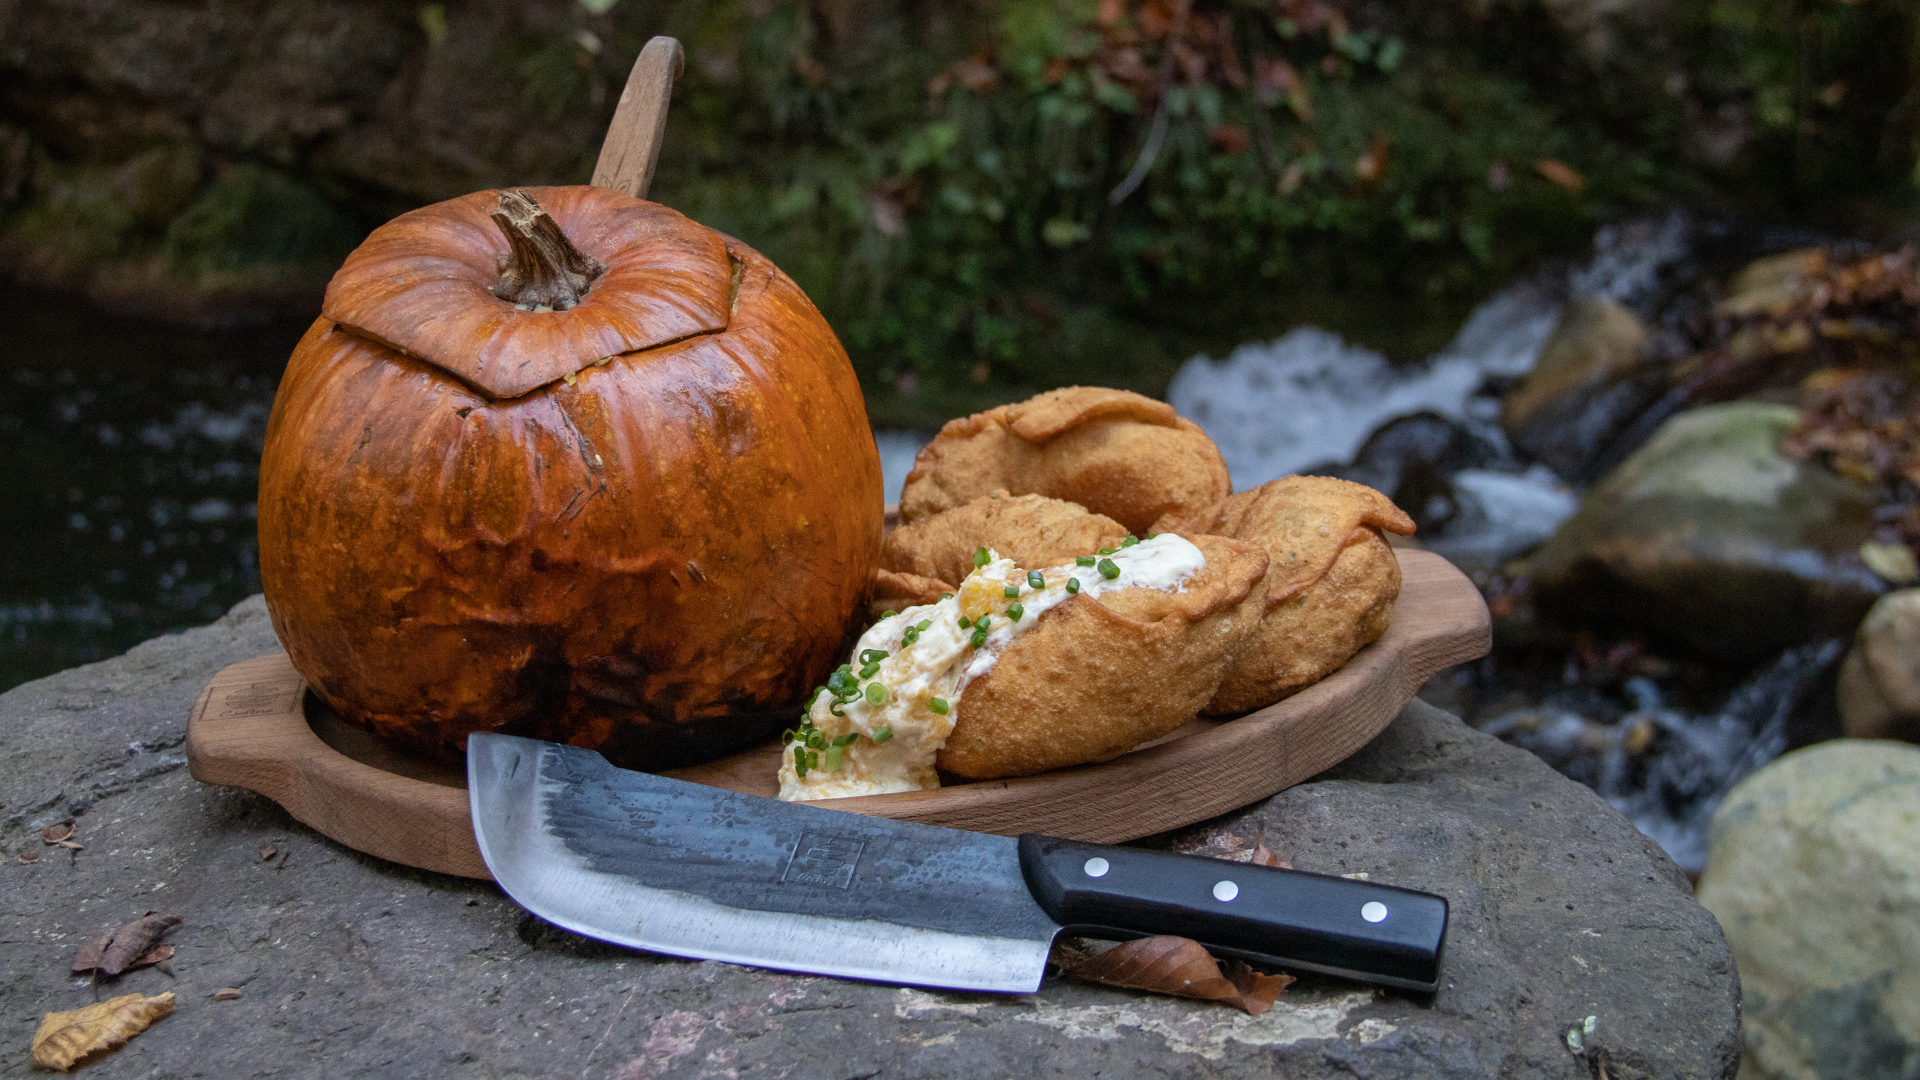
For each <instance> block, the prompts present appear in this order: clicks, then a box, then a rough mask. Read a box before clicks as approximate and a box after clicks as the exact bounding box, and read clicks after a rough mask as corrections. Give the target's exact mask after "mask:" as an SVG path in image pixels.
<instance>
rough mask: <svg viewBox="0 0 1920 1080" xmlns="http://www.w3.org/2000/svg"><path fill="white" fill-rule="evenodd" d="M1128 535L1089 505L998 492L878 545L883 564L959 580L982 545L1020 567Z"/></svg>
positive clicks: (1066, 558) (1065, 559)
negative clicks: (1090, 509) (1093, 511)
mask: <svg viewBox="0 0 1920 1080" xmlns="http://www.w3.org/2000/svg"><path fill="white" fill-rule="evenodd" d="M1126 538H1127V530H1126V528H1125V527H1124V526H1122V525H1121V524H1120V523H1119V522H1117V521H1115V520H1113V519H1112V518H1110V517H1105V516H1102V515H1100V514H1095V513H1092V512H1091V511H1089V510H1087V508H1086V507H1083V506H1079V505H1077V504H1075V503H1070V502H1065V501H1063V500H1060V499H1049V498H1047V497H1045V496H1043V495H1012V494H1009V493H1008V492H1006V491H1004V490H1002V491H999V492H995V493H992V494H988V495H983V496H981V497H980V498H977V499H974V500H973V501H971V502H968V503H964V504H962V505H960V506H956V507H954V508H953V509H951V510H947V511H945V512H943V513H939V514H934V515H933V516H931V517H928V518H923V519H921V520H919V521H916V522H914V523H913V524H911V525H902V526H901V527H899V528H897V529H895V530H893V531H892V532H890V533H888V534H887V536H886V539H884V540H882V541H881V542H880V566H881V568H882V569H885V570H888V571H892V572H893V573H895V574H911V575H914V576H916V577H919V578H922V579H929V578H930V579H933V580H935V581H944V582H954V583H957V582H960V581H964V580H966V576H967V575H968V574H971V573H973V553H974V552H975V551H978V550H979V549H980V548H983V547H984V548H988V549H991V550H993V551H997V552H999V553H1000V555H1001V557H1002V558H1007V559H1012V560H1013V561H1014V562H1016V563H1019V564H1020V565H1021V566H1060V565H1062V564H1064V563H1070V562H1072V561H1073V559H1074V557H1075V556H1077V555H1086V554H1088V553H1090V552H1094V551H1098V550H1099V549H1101V548H1110V547H1119V546H1120V542H1121V541H1122V540H1125V539H1126ZM952 588H953V585H952V584H949V585H948V586H947V589H949V590H951V589H952Z"/></svg>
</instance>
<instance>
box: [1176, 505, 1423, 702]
mask: <svg viewBox="0 0 1920 1080" xmlns="http://www.w3.org/2000/svg"><path fill="white" fill-rule="evenodd" d="M1154 527H1155V529H1156V530H1158V531H1173V532H1179V533H1182V534H1183V535H1185V534H1186V533H1187V532H1188V531H1190V530H1191V531H1199V532H1209V533H1216V534H1218V535H1222V536H1232V537H1237V538H1239V539H1241V540H1245V541H1250V542H1253V543H1256V544H1259V545H1260V546H1261V548H1262V549H1264V550H1265V551H1266V553H1267V555H1268V556H1269V557H1270V558H1271V559H1272V560H1273V564H1272V569H1271V570H1270V571H1269V574H1268V576H1269V581H1268V584H1267V595H1266V607H1265V612H1264V614H1263V615H1262V617H1261V619H1260V625H1259V627H1258V629H1257V630H1256V631H1255V633H1254V635H1253V638H1252V640H1251V641H1249V642H1248V644H1247V647H1246V649H1245V650H1244V651H1243V652H1242V653H1241V654H1240V657H1239V659H1238V661H1237V662H1235V664H1234V665H1233V668H1232V670H1231V671H1229V672H1228V674H1227V677H1226V678H1225V680H1223V681H1222V683H1221V684H1220V687H1219V689H1218V691H1217V692H1216V693H1215V695H1214V696H1213V699H1212V700H1210V701H1209V702H1207V705H1206V708H1205V709H1204V710H1202V711H1203V712H1205V713H1207V714H1209V715H1221V714H1227V713H1239V712H1246V711H1247V710H1249V709H1257V708H1260V707H1262V706H1265V705H1270V704H1272V703H1273V702H1275V701H1279V700H1280V699H1281V698H1284V697H1287V696H1289V695H1291V694H1294V693H1297V692H1298V691H1300V690H1302V689H1304V688H1305V687H1307V686H1310V685H1312V684H1313V683H1315V682H1318V681H1319V680H1320V679H1322V678H1325V677H1326V676H1327V675H1329V674H1331V673H1332V672H1334V671H1336V670H1338V669H1339V668H1340V666H1341V665H1342V664H1345V663H1346V662H1347V661H1348V660H1349V659H1351V658H1352V656H1353V654H1354V653H1356V652H1359V651H1360V650H1361V649H1362V648H1364V647H1366V646H1367V645H1369V644H1371V643H1372V642H1373V641H1375V640H1377V639H1378V638H1379V637H1380V635H1382V634H1384V633H1386V632H1387V625H1388V622H1389V620H1390V619H1391V617H1392V613H1393V602H1394V600H1396V599H1397V598H1398V597H1399V595H1400V561H1399V559H1397V558H1396V557H1395V556H1394V553H1393V548H1392V546H1391V545H1390V544H1388V543H1387V540H1386V537H1385V536H1384V535H1382V532H1383V530H1384V531H1385V532H1391V533H1396V534H1399V535H1401V536H1409V535H1412V533H1413V529H1414V526H1413V519H1411V518H1409V517H1408V516H1407V515H1406V514H1405V513H1404V512H1402V511H1401V509H1400V508H1399V507H1397V506H1395V505H1394V504H1393V502H1392V500H1390V499H1388V498H1387V497H1386V496H1385V495H1382V494H1380V493H1379V492H1378V491H1375V490H1373V489H1372V488H1370V487H1366V486H1364V485H1361V484H1355V483H1352V482H1350V481H1347V480H1337V479H1334V478H1332V477H1326V476H1283V477H1281V478H1280V479H1278V480H1273V481H1270V482H1268V483H1265V484H1262V485H1261V486H1259V487H1257V488H1252V489H1250V490H1247V491H1243V492H1240V493H1239V494H1237V495H1234V496H1232V497H1231V498H1228V499H1224V500H1222V501H1221V502H1219V503H1216V504H1215V505H1213V506H1210V507H1208V508H1207V509H1206V510H1205V511H1203V512H1202V513H1200V514H1197V515H1193V516H1190V517H1180V516H1177V515H1169V516H1168V517H1166V518H1163V519H1162V520H1161V521H1159V522H1157V523H1155V526H1154Z"/></svg>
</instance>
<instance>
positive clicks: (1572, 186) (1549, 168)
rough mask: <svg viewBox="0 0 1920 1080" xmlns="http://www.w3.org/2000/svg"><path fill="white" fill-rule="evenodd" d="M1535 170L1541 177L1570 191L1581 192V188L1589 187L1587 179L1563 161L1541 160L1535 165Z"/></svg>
mask: <svg viewBox="0 0 1920 1080" xmlns="http://www.w3.org/2000/svg"><path fill="white" fill-rule="evenodd" d="M1533 168H1534V171H1535V172H1537V173H1539V174H1540V175H1541V176H1544V177H1546V178H1547V179H1549V180H1551V181H1553V182H1554V183H1556V184H1559V185H1560V186H1561V187H1563V188H1566V189H1567V190H1568V191H1579V190H1580V189H1581V188H1583V187H1586V186H1587V181H1586V178H1585V177H1583V176H1581V175H1580V174H1579V173H1577V172H1575V171H1574V170H1573V167H1572V166H1570V165H1568V164H1567V163H1565V162H1563V161H1555V160H1553V159H1552V158H1541V159H1540V160H1539V161H1536V162H1534V163H1533Z"/></svg>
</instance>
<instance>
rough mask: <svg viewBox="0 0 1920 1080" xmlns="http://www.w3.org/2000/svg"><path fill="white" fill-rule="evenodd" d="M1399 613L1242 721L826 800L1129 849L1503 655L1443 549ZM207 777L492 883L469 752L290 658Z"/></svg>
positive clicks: (1348, 742)
mask: <svg viewBox="0 0 1920 1080" xmlns="http://www.w3.org/2000/svg"><path fill="white" fill-rule="evenodd" d="M1398 554H1399V556H1400V568H1401V573H1402V585H1401V589H1400V599H1399V601H1398V602H1397V603H1396V604H1395V605H1394V610H1393V622H1392V624H1391V626H1389V628H1388V629H1387V632H1386V634H1385V635H1384V636H1382V637H1381V638H1380V640H1379V641H1376V642H1374V643H1373V644H1372V645H1370V646H1368V647H1367V648H1365V649H1363V650H1361V651H1360V652H1359V653H1358V654H1357V655H1355V656H1354V658H1353V659H1352V660H1350V661H1348V662H1347V665H1346V666H1345V667H1343V668H1341V669H1340V670H1339V671H1336V672H1334V673H1333V674H1332V675H1329V676H1327V677H1326V678H1325V679H1323V680H1321V681H1320V682H1318V683H1316V684H1314V685H1313V686H1310V687H1308V688H1307V689H1305V690H1303V691H1301V692H1300V693H1298V694H1295V695H1294V696H1293V697H1290V698H1287V699H1286V700H1284V701H1281V702H1277V703H1275V704H1273V705H1269V706H1267V707H1266V708H1264V709H1260V710H1258V711H1256V712H1252V713H1248V714H1247V715H1245V716H1242V717H1239V718H1237V719H1233V720H1224V721H1222V720H1206V719H1196V720H1194V721H1193V722H1192V723H1190V724H1188V725H1187V726H1186V727H1184V728H1181V729H1180V730H1179V731H1176V732H1174V733H1173V734H1172V735H1169V736H1167V737H1166V738H1164V739H1161V740H1158V741H1157V742H1154V743H1150V744H1148V745H1146V746H1144V747H1141V748H1140V749H1137V750H1134V751H1132V752H1131V753H1128V754H1125V755H1122V756H1121V757H1118V758H1115V759H1114V760H1112V761H1109V762H1106V763H1104V764H1100V765H1082V766H1079V767H1076V768H1071V769H1061V770H1059V771H1056V772H1051V773H1046V774H1043V775H1040V776H1029V777H1023V778H1020V779H1014V780H987V781H981V782H978V783H972V784H961V785H956V786H953V787H945V788H940V789H938V790H936V791H915V792H909V793H906V794H901V795H868V796H863V797H860V798H852V799H835V800H832V801H830V802H821V803H815V804H813V805H816V806H829V807H832V808H833V809H836V810H848V811H852V812H853V813H856V814H873V815H877V816H880V817H889V818H897V819H900V820H902V821H920V822H926V823H928V824H933V825H945V826H949V827H952V828H957V829H971V830H974V831H976V832H989V833H1001V834H1005V835H1013V834H1017V833H1022V832H1038V833H1046V834H1049V835H1052V836H1061V837H1066V838H1068V839H1074V840H1090V841H1096V842H1101V843H1115V842H1118V841H1122V840H1132V839H1136V838H1138V837H1142V836H1149V835H1152V834H1154V833H1158V832H1164V831H1166V830H1168V829H1174V828H1179V827H1180V826H1183V825H1190V824H1192V823H1194V822H1196V821H1203V820H1205V819H1207V818H1210V817H1214V816H1216V815H1218V814H1223V813H1225V812H1227V811H1228V810H1233V809H1236V808H1238V807H1241V806H1245V805H1246V804H1248V803H1250V802H1253V801H1255V800H1257V799H1262V798H1265V797H1266V796H1268V795H1271V794H1273V793H1274V792H1276V791H1279V790H1281V789H1283V788H1287V787H1291V786H1292V785H1294V784H1297V783H1299V782H1300V781H1302V780H1305V779H1307V778H1308V777H1311V776H1313V775H1314V774H1316V773H1319V772H1322V771H1324V770H1325V769H1327V768H1329V767H1331V766H1333V765H1335V764H1337V763H1339V762H1340V761H1342V760H1343V759H1345V758H1346V757H1347V756H1348V755H1350V754H1352V753H1353V752H1354V751H1356V750H1358V749H1360V748H1361V747H1362V746H1365V745H1366V744H1367V742H1368V741H1370V740H1371V739H1372V738H1373V737H1374V736H1375V735H1377V734H1379V733H1380V731H1381V729H1383V728H1385V727H1386V726H1387V724H1388V723H1389V722H1390V721H1392V719H1393V718H1394V717H1395V716H1396V715H1398V714H1399V712H1400V710H1401V708H1402V707H1403V706H1405V705H1406V703H1407V702H1408V700H1410V699H1411V698H1412V697H1413V695H1414V693H1415V692H1416V691H1418V690H1419V689H1420V685H1421V684H1422V683H1424V682H1426V681H1427V679H1428V678H1429V677H1430V676H1432V675H1433V674H1434V673H1435V672H1438V671H1440V670H1441V669H1443V668H1447V667H1451V666H1452V665H1454V664H1458V663H1461V662H1463V661H1467V660H1472V659H1475V658H1477V657H1480V656H1483V655H1485V654H1486V652H1487V649H1488V648H1489V646H1490V644H1491V637H1490V633H1489V623H1488V618H1487V609H1486V605H1485V604H1484V603H1483V602H1482V601H1481V599H1480V593H1479V591H1478V590H1476V589H1475V588H1474V587H1473V583H1472V582H1470V581H1468V580H1467V579H1466V577H1465V576H1464V575H1462V574H1461V573H1460V571H1458V570H1456V569H1454V567H1453V565H1452V564H1450V563H1448V562H1447V561H1446V560H1445V559H1442V558H1440V557H1439V556H1438V555H1433V554H1431V553H1428V552H1424V551H1416V550H1411V549H1401V550H1400V551H1399V553H1398ZM779 755H780V747H778V746H777V745H771V744H770V745H768V746H765V747H762V748H759V749H755V750H749V751H746V752H744V753H741V754H736V755H734V756H733V757H730V758H725V759H722V760H720V761H716V762H713V763H711V764H707V765H699V766H694V767H692V768H686V769H679V770H676V771H674V772H671V773H668V774H667V775H669V776H676V777H679V778H681V779H684V780H691V781H694V782H696V783H702V784H709V785H712V786H714V787H722V788H728V789H730V790H733V791H742V792H746V793H748V794H753V795H773V794H774V793H775V792H776V791H777V790H778V783H777V781H776V780H775V770H776V768H777V766H778V761H779ZM187 764H188V768H189V770H190V771H191V772H192V774H193V776H194V778H195V779H197V780H201V781H204V782H206V783H210V784H230V785H233V786H236V787H244V788H249V789H251V790H253V791H257V792H259V793H260V794H262V795H265V796H267V797H268V798H270V799H272V800H274V801H275V802H277V803H279V804H280V805H282V806H284V807H286V809H287V811H288V812H289V813H291V814H292V815H293V816H294V817H295V818H297V819H298V820H300V821H302V822H304V823H306V824H307V825H310V826H312V827H313V828H314V829H317V830H319V831H320V832H322V833H325V834H326V835H328V836H330V837H332V838H333V839H335V840H338V841H339V842H341V843H343V844H346V845H347V846H349V847H352V848H356V849H358V850H360V851H364V852H366V853H367V854H369V855H374V856H378V857H379V858H382V859H388V860H391V861H393V862H398V863H405V864H406V865H409V866H417V867H420V868H422V869H426V870H436V871H439V872H441V873H445V874H457V875H460V876H462V877H473V878H486V877H490V876H491V875H490V874H488V873H487V867H486V864H485V863H484V862H483V861H482V860H481V858H480V851H479V848H478V847H477V846H476V844H475V843H474V838H473V822H472V818H471V817H470V816H469V813H468V809H467V791H466V770H465V768H464V766H463V765H462V763H461V762H459V761H457V760H440V759H427V758H415V757H409V756H407V755H404V754H401V753H398V752H396V751H395V750H393V749H392V748H391V747H389V746H388V745H386V744H385V743H382V742H381V741H380V740H378V739H376V738H374V737H373V736H371V735H369V734H367V733H366V732H364V731H361V730H360V729H358V728H355V727H351V726H349V725H348V724H347V723H345V722H344V721H342V720H341V719H340V718H339V717H337V716H335V715H333V714H332V712H331V711H330V710H328V709H327V708H326V707H325V706H324V705H322V704H320V702H319V700H318V699H317V698H314V697H312V696H311V695H309V694H308V693H307V692H306V684H305V683H304V682H303V681H302V680H301V678H300V675H299V673H298V672H296V671H294V669H293V664H292V663H291V662H290V661H288V659H287V656H286V654H285V653H273V654H271V655H268V656H262V657H258V658H256V659H253V660H247V661H244V662H242V663H238V664H235V665H233V666H232V667H229V668H227V669H226V670H224V671H222V672H220V673H219V674H218V675H215V676H214V677H213V681H211V682H210V683H208V684H207V688H206V689H205V690H203V691H202V692H201V694H200V700H199V701H198V702H197V703H196V704H195V705H194V707H193V714H192V716H191V718H190V719H189V720H188V722H187Z"/></svg>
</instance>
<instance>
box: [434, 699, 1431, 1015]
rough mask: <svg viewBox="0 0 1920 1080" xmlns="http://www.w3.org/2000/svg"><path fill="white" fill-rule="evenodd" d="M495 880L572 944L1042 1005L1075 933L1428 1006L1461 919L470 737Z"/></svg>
mask: <svg viewBox="0 0 1920 1080" xmlns="http://www.w3.org/2000/svg"><path fill="white" fill-rule="evenodd" d="M467 781H468V783H467V790H468V794H469V798H470V800H471V802H472V808H473V831H474V835H475V837H476V838H477V839H478V840H479V842H480V854H481V855H482V856H483V857H484V858H485V859H486V862H487V868H488V869H490V870H491V871H493V876H494V879H495V880H496V881H497V882H499V884H500V887H501V888H502V889H503V890H505V891H506V893H507V895H508V896H509V897H511V898H512V899H513V900H514V902H515V903H518V904H519V905H520V906H521V907H524V908H526V909H527V910H528V911H530V912H532V913H533V914H535V915H538V916H540V917H541V918H542V919H545V920H546V921H548V922H550V923H553V924H554V925H556V926H560V927H564V928H565V929H568V930H571V931H573V932H575V933H578V934H583V935H586V936H587V937H592V938H598V939H600V940H602V941H609V942H613V943H615V944H618V945H626V946H629V947H632V948H636V949H645V950H648V951H651V952H659V953H668V954H670V955H674V956H685V957H692V958H695V959H702V960H724V961H727V962H729V963H735V964H746V965H750V966H754V967H764V968H777V969H781V970H787V971H803V972H810V973H813V974H818V975H835V976H841V977H844V978H851V979H867V980H872V981H876V982H888V983H905V984H910V985H916V986H933V987H943V988H947V989H955V990H985V991H999V992H1007V993H1031V992H1032V991H1034V990H1037V989H1039V987H1040V978H1041V976H1042V975H1043V974H1044V973H1045V970H1046V966H1047V953H1048V950H1049V948H1050V947H1051V946H1052V943H1053V939H1054V936H1055V935H1056V934H1059V933H1061V932H1062V931H1063V930H1069V931H1073V932H1076V933H1085V934H1088V935H1089V936H1094V937H1101V938H1108V939H1120V940H1124V939H1129V938H1137V937H1145V936H1148V935H1153V934H1171V935H1176V936H1180V937H1188V938H1192V939H1194V940H1196V941H1198V942H1200V943H1201V944H1202V945H1205V946H1206V947H1207V948H1208V950H1210V951H1212V952H1214V953H1216V954H1224V955H1229V956H1236V957H1240V958H1243V959H1247V960H1251V961H1253V962H1255V963H1264V964H1266V965H1269V966H1276V967H1283V968H1291V969H1294V970H1299V971H1306V972H1314V973H1318V974H1325V975H1334V976H1339V977H1343V978H1348V979H1354V980H1357V981H1360V982H1364V983H1371V984H1374V985H1378V986H1388V987H1395V988H1398V989H1403V990H1412V991H1416V992H1431V991H1432V990H1434V989H1435V987H1436V986H1437V985H1438V981H1439V977H1440V957H1441V951H1442V946H1443V943H1444V939H1445V937H1446V929H1447V902H1446V900H1445V899H1443V898H1441V897H1438V896H1434V895H1432V894H1430V893H1422V892H1415V891H1413V890H1411V889H1400V888H1394V887H1392V886H1388V885H1376V884H1372V883H1370V882H1364V881H1355V880H1349V879H1346V878H1339V877H1330V876H1327V875H1324V874H1310V873H1304V872H1302V871H1298V870H1280V869H1274V868H1269V867H1264V866H1254V865H1251V864H1247V863H1233V862H1226V861H1223V860H1220V859H1208V858H1201V857H1198V856H1191V855H1175V854H1171V853H1167V852H1160V851H1146V850H1141V849H1138V848H1126V847H1111V846H1107V845H1102V844H1087V843H1080V842H1078V841H1072V840H1060V839H1055V838H1051V837H1045V836H1036V835H1033V834H1027V835H1024V836H1021V837H1019V838H1018V839H1017V840H1016V839H1013V838H1011V837H1005V836H990V835H987V834H984V833H973V832H966V831H963V830H960V829H945V828H940V827H938V826H934V825H922V824H918V823H914V822H906V821H893V820H889V819H887V818H879V817H867V816H864V815H860V814H851V813H847V812H845V811H839V810H831V809H827V808H825V807H821V806H814V805H808V804H805V803H785V802H780V801H778V800H776V799H765V798H760V797H758V796H754V795H743V794H740V793H738V792H733V791H727V790H725V789H723V788H714V787H707V786H705V785H703V784H694V783H689V782H687V781H684V780H674V779H670V778H668V777H664V776H654V775H651V774H648V773H641V772H631V771H629V770H626V769H616V768H614V767H613V766H612V765H611V764H609V763H608V762H607V760H606V759H605V758H603V757H601V756H600V755H599V754H597V753H595V752H593V751H591V750H583V749H581V748H579V747H574V746H562V745H560V744H557V743H549V742H541V741H539V740H536V739H523V738H519V737H516V736H511V735H493V734H476V735H471V736H469V737H468V739H467Z"/></svg>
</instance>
